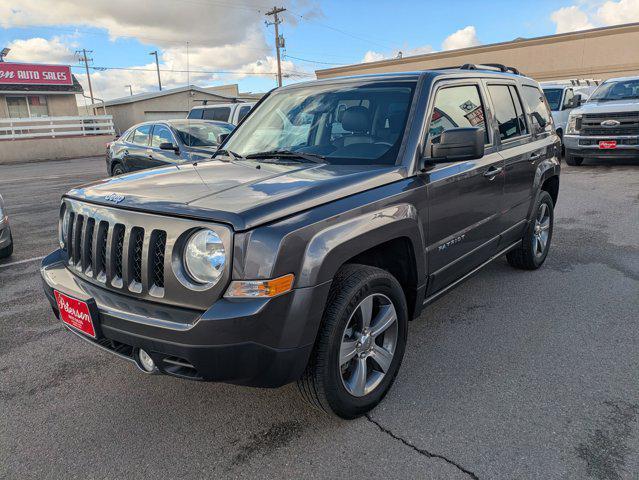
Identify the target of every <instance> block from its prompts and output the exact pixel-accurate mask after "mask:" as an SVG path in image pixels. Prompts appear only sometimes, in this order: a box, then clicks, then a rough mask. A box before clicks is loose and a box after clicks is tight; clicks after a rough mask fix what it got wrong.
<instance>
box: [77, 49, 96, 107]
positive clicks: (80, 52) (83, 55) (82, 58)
mask: <svg viewBox="0 0 639 480" xmlns="http://www.w3.org/2000/svg"><path fill="white" fill-rule="evenodd" d="M87 53H93V50H86V49H84V48H83V49H82V50H76V52H75V54H76V55H77V56H78V60H79V61H81V62H84V68H85V70H86V72H87V81H88V82H89V95H90V96H91V108H92V109H93V111H94V114H95V107H94V106H93V104H94V103H95V100H94V98H93V87H92V86H91V75H90V74H89V62H92V61H93V59H92V58H88V57H87Z"/></svg>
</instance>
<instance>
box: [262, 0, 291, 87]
mask: <svg viewBox="0 0 639 480" xmlns="http://www.w3.org/2000/svg"><path fill="white" fill-rule="evenodd" d="M285 11H286V9H285V8H282V7H280V8H278V7H273V10H271V11H270V12H266V14H265V15H266V16H268V17H270V16H271V15H272V16H273V22H272V23H269V22H266V24H267V25H275V52H276V53H277V86H278V87H281V86H282V64H281V61H280V48H282V47H284V37H280V30H279V25H280V23H282V20H281V19H280V17H279V16H278V14H280V13H282V12H285Z"/></svg>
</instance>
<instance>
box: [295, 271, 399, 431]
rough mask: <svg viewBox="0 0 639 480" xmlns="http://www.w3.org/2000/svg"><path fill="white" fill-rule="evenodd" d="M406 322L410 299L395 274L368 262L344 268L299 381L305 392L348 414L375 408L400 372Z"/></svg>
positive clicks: (330, 409) (337, 412)
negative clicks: (408, 299) (407, 299)
mask: <svg viewBox="0 0 639 480" xmlns="http://www.w3.org/2000/svg"><path fill="white" fill-rule="evenodd" d="M407 323H408V309H407V307H406V298H405V296H404V292H403V290H402V287H401V286H400V284H399V282H398V281H397V280H396V279H395V277H393V276H392V275H391V274H390V273H388V272H386V271H385V270H382V269H379V268H375V267H369V266H365V265H355V264H353V265H346V266H344V267H342V268H341V269H340V270H339V272H338V273H337V275H336V276H335V279H334V280H333V284H332V286H331V290H330V293H329V296H328V301H327V305H326V309H325V310H324V315H323V318H322V326H321V328H320V331H319V333H318V338H317V341H316V344H315V348H314V350H313V354H312V355H311V359H310V361H309V364H308V366H307V368H306V372H305V373H304V375H303V376H302V378H301V379H300V380H299V381H298V383H297V384H298V387H299V390H300V393H301V394H302V396H303V397H304V398H305V399H306V400H307V401H308V402H309V403H311V404H312V405H313V406H315V407H318V408H320V409H322V410H324V411H326V412H329V413H331V412H332V413H334V414H335V415H337V416H339V417H342V418H346V419H352V418H356V417H358V416H360V415H363V414H365V413H366V412H368V411H369V410H371V409H372V408H374V407H375V406H376V405H377V404H378V403H379V402H380V401H381V400H382V399H383V398H384V396H385V395H386V393H387V392H388V390H389V389H390V387H391V385H392V384H393V382H394V380H395V376H396V375H397V372H398V371H399V367H400V365H401V362H402V358H403V356H404V350H405V348H406V332H407Z"/></svg>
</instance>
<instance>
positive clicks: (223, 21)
mask: <svg viewBox="0 0 639 480" xmlns="http://www.w3.org/2000/svg"><path fill="white" fill-rule="evenodd" d="M282 4H283V6H285V7H290V10H292V11H295V12H296V13H300V14H302V15H303V16H304V17H305V18H309V19H311V18H321V16H322V15H323V13H322V11H321V8H320V7H319V6H317V4H316V1H315V0H284V1H283V2H282ZM263 5H264V3H263V2H262V1H261V0H243V2H242V3H241V4H235V3H234V2H232V1H227V2H215V3H213V2H211V3H208V2H207V1H206V0H182V1H180V2H178V1H175V0H154V2H153V8H150V7H149V4H148V2H131V1H130V0H92V1H90V2H78V1H77V0H20V2H18V3H16V2H15V1H10V0H9V1H7V0H0V27H2V28H11V27H28V26H55V27H61V26H62V27H64V26H75V27H79V28H82V27H92V28H99V29H103V30H106V32H107V33H108V35H109V37H110V38H111V39H112V40H115V39H117V38H121V37H127V38H128V37H131V38H135V39H137V40H138V41H140V42H141V43H144V44H147V45H152V46H153V47H154V48H158V50H159V51H160V52H161V57H160V60H161V62H160V69H161V70H165V71H163V72H162V73H161V75H162V86H163V87H164V86H166V87H167V88H168V87H172V86H178V85H185V84H186V82H187V75H186V73H182V72H170V71H166V70H186V65H187V59H186V44H187V42H188V43H189V65H190V69H191V71H192V73H191V74H190V82H191V83H196V84H198V85H209V84H211V83H213V82H217V83H221V82H225V83H227V82H228V83H235V82H237V80H238V79H240V78H243V77H245V76H246V74H245V73H243V74H241V75H240V74H235V75H229V74H215V73H197V71H198V70H199V71H202V70H204V71H242V72H249V73H271V72H275V71H276V66H275V64H274V61H273V59H272V58H271V55H272V52H273V47H272V46H271V45H270V44H269V42H271V41H272V39H271V36H272V27H271V30H266V29H264V27H263V22H264V20H265V19H266V17H265V16H264V13H265V11H266V10H267V9H265V8H264V6H263ZM293 20H294V17H293V16H288V17H286V18H285V19H284V22H285V23H284V25H283V27H282V30H283V34H284V35H286V33H287V28H288V29H289V31H290V29H291V28H293V27H294V25H293V23H292V22H293ZM298 20H299V17H298ZM67 40H68V39H67ZM18 42H24V43H23V44H18ZM14 43H15V44H16V48H15V51H12V52H11V54H10V56H9V58H8V60H12V59H15V60H18V58H20V59H22V60H27V61H43V62H51V63H56V62H60V63H75V62H74V61H73V58H72V55H73V54H72V50H75V48H74V46H73V45H69V44H68V41H67V42H65V41H64V39H62V38H59V37H54V38H52V39H50V40H45V39H36V38H32V39H28V40H24V41H15V42H14ZM18 46H19V47H20V48H18ZM29 47H30V48H29ZM12 48H13V47H12ZM151 49H153V48H149V50H151ZM20 52H21V53H20ZM18 55H19V56H18ZM69 55H71V57H70V56H69ZM92 56H93V58H94V65H96V66H100V65H101V62H100V52H98V51H95V52H93V55H92ZM147 60H148V63H147ZM142 61H143V62H144V64H140V63H138V64H136V65H134V66H133V67H132V68H139V69H141V70H148V71H141V70H138V71H128V70H107V71H93V72H92V74H91V76H92V83H93V86H94V92H95V95H96V96H97V97H100V98H105V99H110V98H114V97H120V96H123V95H126V93H127V92H128V89H127V88H125V87H124V86H125V85H128V84H131V85H132V86H133V90H134V92H137V93H140V92H143V91H149V90H154V89H156V88H157V76H156V73H155V63H154V62H153V59H152V57H147V58H144V59H142ZM124 66H126V65H124ZM267 69H270V71H268V70H267ZM282 69H283V70H284V73H285V74H286V72H287V71H291V70H295V71H302V70H303V69H302V68H301V67H299V66H297V65H294V64H293V63H292V62H290V61H285V62H283V66H282ZM76 77H77V78H78V80H79V81H80V82H81V83H82V84H83V87H84V88H85V90H86V91H87V92H88V88H87V85H86V81H85V75H84V74H82V73H81V72H76Z"/></svg>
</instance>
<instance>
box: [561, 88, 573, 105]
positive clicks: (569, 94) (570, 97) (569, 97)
mask: <svg viewBox="0 0 639 480" xmlns="http://www.w3.org/2000/svg"><path fill="white" fill-rule="evenodd" d="M573 98H575V92H573V91H572V88H569V89H568V90H566V96H565V97H564V106H565V105H570V102H572V100H573Z"/></svg>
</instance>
